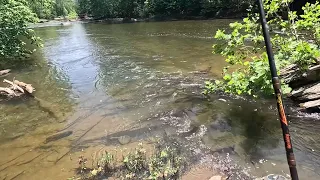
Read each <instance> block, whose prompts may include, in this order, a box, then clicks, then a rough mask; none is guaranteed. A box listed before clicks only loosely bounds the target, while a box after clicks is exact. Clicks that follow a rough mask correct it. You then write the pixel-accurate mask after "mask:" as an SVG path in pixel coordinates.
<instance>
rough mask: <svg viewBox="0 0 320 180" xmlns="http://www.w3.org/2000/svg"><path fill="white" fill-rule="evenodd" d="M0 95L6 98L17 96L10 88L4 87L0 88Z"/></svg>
mask: <svg viewBox="0 0 320 180" xmlns="http://www.w3.org/2000/svg"><path fill="white" fill-rule="evenodd" d="M0 94H4V95H6V96H10V97H13V96H16V93H14V91H13V90H12V89H10V88H4V87H0Z"/></svg>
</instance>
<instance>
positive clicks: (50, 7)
mask: <svg viewBox="0 0 320 180" xmlns="http://www.w3.org/2000/svg"><path fill="white" fill-rule="evenodd" d="M28 2H29V6H30V8H31V9H32V11H33V12H34V13H36V14H37V16H38V17H39V18H45V19H51V18H53V16H54V13H53V11H54V5H55V1H54V0H28Z"/></svg>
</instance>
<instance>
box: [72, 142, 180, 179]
mask: <svg viewBox="0 0 320 180" xmlns="http://www.w3.org/2000/svg"><path fill="white" fill-rule="evenodd" d="M183 162H184V159H183V158H182V157H181V156H179V155H178V152H177V150H176V149H174V148H171V147H165V148H159V149H157V150H156V152H155V153H154V154H153V155H151V156H148V157H147V155H146V150H145V149H144V148H143V146H142V144H139V146H138V148H136V149H135V150H134V151H132V152H130V153H129V154H127V155H125V156H123V159H122V161H120V162H117V161H116V159H115V158H114V156H113V155H112V154H111V153H109V152H107V151H105V152H104V153H103V154H102V155H101V156H100V157H98V160H97V163H95V164H93V167H91V168H88V167H87V160H86V159H85V158H84V157H83V156H81V157H80V158H79V168H78V170H77V173H78V175H80V179H87V180H88V179H99V178H101V177H108V176H113V177H118V178H120V179H150V180H151V179H152V180H157V179H161V180H166V179H168V180H169V179H177V178H178V176H179V173H180V172H181V171H182V168H183V167H184V164H183ZM70 179H78V177H72V178H70Z"/></svg>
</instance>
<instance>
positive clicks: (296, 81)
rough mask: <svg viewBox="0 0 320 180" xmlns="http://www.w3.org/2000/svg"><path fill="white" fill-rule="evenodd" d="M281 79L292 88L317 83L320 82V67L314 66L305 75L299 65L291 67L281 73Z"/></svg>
mask: <svg viewBox="0 0 320 180" xmlns="http://www.w3.org/2000/svg"><path fill="white" fill-rule="evenodd" d="M280 78H281V80H282V81H283V82H285V83H287V84H289V85H290V87H292V88H298V87H301V86H304V85H307V84H311V83H315V82H318V81H320V65H316V66H313V67H311V68H309V70H308V71H307V72H304V73H302V72H301V71H300V70H299V68H298V66H297V65H295V64H293V65H289V66H287V67H285V68H283V69H282V70H281V71H280Z"/></svg>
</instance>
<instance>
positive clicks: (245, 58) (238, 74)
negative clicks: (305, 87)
mask: <svg viewBox="0 0 320 180" xmlns="http://www.w3.org/2000/svg"><path fill="white" fill-rule="evenodd" d="M290 2H292V0H287V1H279V0H266V1H265V3H264V5H265V9H266V12H267V14H266V16H267V19H268V24H269V26H270V27H271V30H272V32H277V33H273V34H272V38H271V42H272V46H273V51H274V54H275V56H274V57H275V60H276V64H277V67H278V70H279V69H281V68H283V67H285V66H287V65H289V64H297V65H298V66H299V69H300V71H301V72H303V71H306V70H307V69H308V68H309V67H310V66H312V65H313V64H315V63H317V62H316V60H317V58H319V57H320V51H319V45H320V18H319V17H320V5H319V3H318V2H317V3H315V4H310V3H307V4H306V5H305V7H304V8H303V10H304V14H303V15H301V16H300V17H298V15H297V13H296V12H294V11H290V9H289V6H290ZM285 12H287V13H288V20H285V19H284V18H283V17H282V16H280V15H279V14H283V13H285ZM230 29H231V33H226V31H224V30H218V31H217V32H216V35H215V38H216V39H217V40H218V41H219V43H218V44H215V45H214V46H213V48H214V53H217V54H221V55H223V56H224V57H226V62H228V63H229V64H230V65H236V67H237V69H236V70H234V71H232V72H231V73H230V72H229V71H228V69H229V67H226V68H225V69H224V71H223V74H224V77H223V80H221V81H219V80H216V81H215V82H206V90H205V92H204V93H210V92H214V91H216V90H222V91H224V92H226V93H231V94H238V95H241V94H247V95H253V96H258V95H260V94H264V95H271V94H273V88H272V83H271V77H270V70H269V64H268V58H267V54H266V53H265V52H263V51H265V45H264V38H263V36H262V30H261V25H260V21H259V14H257V13H254V12H251V13H250V14H249V15H248V17H247V18H244V19H243V20H242V22H235V23H231V24H230ZM282 89H283V93H284V94H286V93H289V92H290V90H291V89H290V88H289V86H288V85H287V84H282Z"/></svg>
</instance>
